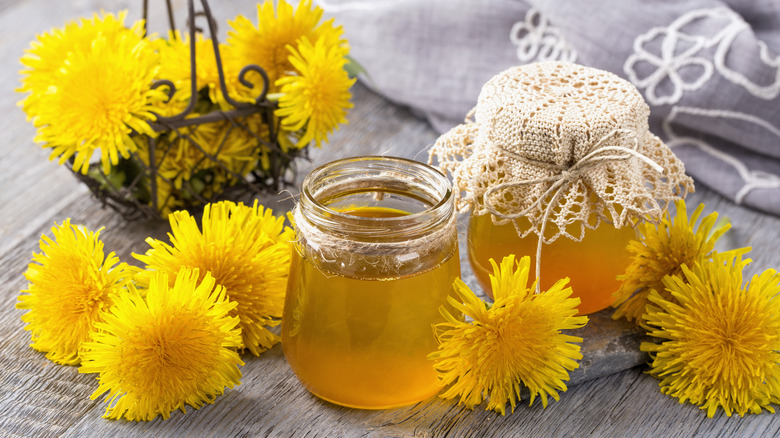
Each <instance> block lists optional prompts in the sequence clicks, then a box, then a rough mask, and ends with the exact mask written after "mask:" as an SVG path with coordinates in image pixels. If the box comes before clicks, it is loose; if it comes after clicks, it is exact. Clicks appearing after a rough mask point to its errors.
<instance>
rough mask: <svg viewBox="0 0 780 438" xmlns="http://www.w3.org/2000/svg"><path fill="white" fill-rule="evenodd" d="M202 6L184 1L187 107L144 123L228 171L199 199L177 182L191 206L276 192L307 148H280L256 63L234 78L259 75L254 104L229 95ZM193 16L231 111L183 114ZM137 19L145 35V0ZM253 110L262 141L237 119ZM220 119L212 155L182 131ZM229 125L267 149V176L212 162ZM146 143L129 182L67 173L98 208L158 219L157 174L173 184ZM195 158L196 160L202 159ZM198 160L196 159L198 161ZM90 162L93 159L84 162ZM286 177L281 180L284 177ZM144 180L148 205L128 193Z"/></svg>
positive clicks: (150, 141)
mask: <svg viewBox="0 0 780 438" xmlns="http://www.w3.org/2000/svg"><path fill="white" fill-rule="evenodd" d="M199 1H200V4H201V7H202V10H201V11H196V10H195V1H194V0H188V2H187V3H188V4H187V7H188V15H187V27H188V33H189V52H190V53H189V54H190V84H191V87H192V88H191V94H190V100H189V102H188V105H187V107H186V108H185V109H184V110H183V111H182V112H181V113H179V114H176V115H174V116H171V117H163V116H157V117H156V119H155V120H154V121H153V122H152V123H150V126H151V128H152V129H153V130H154V131H155V132H158V133H166V132H175V133H176V134H177V136H178V137H180V138H183V139H187V140H188V141H189V142H190V144H191V145H192V146H193V147H195V148H196V149H197V150H199V151H200V152H201V153H202V154H203V159H202V160H205V159H209V160H212V161H213V162H215V163H217V164H218V165H219V166H220V167H221V168H222V169H223V170H224V171H226V172H227V173H228V174H229V175H231V176H232V177H233V178H234V179H235V181H238V182H237V183H236V184H232V185H230V186H229V187H227V188H226V189H225V190H224V191H223V192H221V193H220V194H219V195H215V196H211V197H209V198H205V197H203V196H201V195H200V194H198V193H197V191H196V190H194V189H193V188H192V187H191V186H189V184H188V182H187V181H184V182H183V183H182V190H187V191H188V194H189V195H190V196H191V197H192V198H193V199H194V202H193V205H188V206H185V207H184V208H189V209H192V208H195V207H202V206H203V205H205V204H206V203H208V202H213V201H215V200H217V199H230V198H237V197H242V196H246V195H256V194H258V193H261V192H263V191H265V190H270V189H274V190H279V189H281V188H282V187H283V186H285V185H290V184H292V183H293V181H292V180H291V179H290V178H288V176H289V175H288V174H289V173H290V172H288V171H291V172H292V175H293V176H294V174H295V169H294V160H295V159H296V158H297V157H300V156H303V157H308V148H306V147H304V148H302V149H296V150H292V151H288V152H285V151H283V150H282V148H281V147H280V145H279V143H278V140H276V139H277V136H276V133H277V132H279V121H278V120H277V119H275V118H274V110H275V109H277V105H276V103H275V102H272V101H270V100H268V98H267V92H268V89H269V85H270V84H269V78H268V74H267V73H266V72H265V70H263V68H261V67H260V66H258V65H255V64H249V65H246V66H244V67H243V68H242V69H241V71H240V72H239V74H238V80H239V82H240V83H241V84H242V85H244V86H246V87H248V88H254V87H255V86H256V84H253V83H251V82H250V81H248V80H247V79H246V75H247V74H248V73H249V72H255V73H258V74H259V75H260V77H261V78H262V80H263V83H262V87H263V88H262V91H261V93H260V95H259V96H258V97H257V99H256V100H255V102H251V103H250V102H239V101H236V100H235V99H233V98H232V97H231V96H230V94H229V93H228V90H227V86H226V82H225V73H224V68H223V64H222V58H221V56H220V51H219V40H218V37H217V25H216V22H215V20H214V17H213V15H212V13H211V8H210V7H209V5H208V1H207V0H199ZM165 3H166V7H167V12H168V23H169V26H170V30H171V32H172V33H173V32H174V31H175V30H176V27H175V20H174V14H173V7H172V5H171V1H170V0H166V2H165ZM198 17H205V19H206V23H207V29H208V32H209V34H210V37H211V43H212V48H213V51H214V58H215V60H216V67H217V72H218V76H219V87H220V91H221V92H222V96H223V97H224V99H225V101H226V102H227V103H229V104H230V105H231V106H232V107H233V108H234V109H230V110H213V111H211V112H209V113H206V114H203V115H199V116H197V117H187V116H189V115H190V114H192V112H193V110H194V109H195V106H196V104H197V100H198V95H199V90H198V89H197V81H196V72H197V70H196V67H197V60H196V34H197V33H198V32H200V33H202V32H203V30H202V29H200V28H198V27H197V26H196V23H195V20H196V18H198ZM143 20H144V33H146V26H147V23H148V0H143ZM160 86H166V87H168V98H169V99H170V98H172V97H173V95H174V93H175V92H176V87H175V86H174V84H173V82H172V81H170V80H167V79H162V80H158V81H156V82H155V83H154V84H153V85H152V87H153V88H157V87H160ZM253 114H260V115H261V117H262V121H263V124H264V125H265V126H267V128H268V140H267V139H265V138H262V137H261V136H259V135H258V134H257V133H256V132H253V131H252V130H251V129H250V127H249V126H247V125H246V124H244V123H242V122H241V120H240V119H241V118H242V117H247V116H250V115H253ZM220 121H229V122H230V123H231V127H230V128H229V129H228V132H227V133H226V134H225V137H224V138H223V139H222V142H221V144H220V145H219V146H218V148H217V154H216V155H211V154H209V153H208V152H206V150H204V148H203V147H202V146H201V145H199V144H198V143H197V142H196V141H194V140H193V139H192V137H191V133H188V132H183V130H182V128H188V127H193V126H198V125H203V124H208V123H215V122H220ZM233 129H243V130H246V131H247V132H249V133H250V134H251V135H252V136H253V137H254V138H255V140H256V141H257V146H256V148H255V151H257V152H259V151H260V150H261V149H262V148H263V147H265V148H267V150H268V151H269V152H270V154H269V157H270V158H271V166H270V169H269V171H268V174H265V175H263V174H261V173H260V172H258V170H257V169H253V170H252V171H251V172H250V173H249V175H247V177H245V176H243V175H240V174H238V173H235V172H233V171H232V170H230V169H228V168H227V167H226V166H225V165H224V164H223V163H221V162H220V161H218V160H217V155H218V154H219V151H221V150H222V146H223V145H224V142H225V140H226V139H227V136H228V135H229V134H230V132H232V130H233ZM144 138H145V140H146V141H147V145H148V148H149V163H148V166H144V169H143V171H142V172H139V173H138V175H136V176H135V178H133V180H132V181H129V182H128V183H127V184H123V185H122V186H117V185H116V184H115V183H114V182H112V181H110V180H109V178H108V177H107V176H106V175H105V174H103V172H102V171H101V172H97V175H98V177H97V178H95V177H94V175H92V174H87V175H85V174H82V173H80V172H78V171H73V172H74V174H75V175H76V176H77V177H78V178H79V179H80V180H81V181H82V182H83V183H84V184H86V185H87V187H89V189H90V190H91V191H92V193H93V194H94V195H95V196H96V197H97V198H98V199H99V200H100V201H101V203H102V204H103V206H104V207H105V206H108V207H110V208H112V209H114V210H115V211H117V212H119V213H120V214H122V216H124V217H125V219H127V220H139V219H162V217H161V206H160V205H159V202H158V196H157V194H158V189H159V188H158V178H160V179H162V180H163V181H166V182H167V183H169V184H171V185H173V181H171V180H169V179H167V178H165V177H164V176H162V175H161V174H160V172H159V169H160V163H161V162H162V160H164V159H165V157H166V156H167V153H168V152H169V150H170V148H168V150H166V151H164V152H163V158H162V160H160V162H159V163H158V162H157V158H156V153H157V152H158V151H157V148H158V141H157V139H156V138H151V137H144ZM131 155H132V158H133V159H135V160H136V161H137V162H138V163H140V164H142V163H143V161H142V160H141V158H140V156H139V155H138V153H137V152H132V153H131ZM202 160H201V161H202ZM199 163H200V162H199ZM90 166H95V163H92V164H90ZM286 178H287V179H286ZM145 179H147V180H148V181H149V192H150V193H149V197H150V203H149V204H146V203H144V202H142V201H141V200H139V199H138V198H137V197H136V196H134V193H135V192H136V191H137V190H139V189H140V187H141V185H142V182H143V181H144V180H145Z"/></svg>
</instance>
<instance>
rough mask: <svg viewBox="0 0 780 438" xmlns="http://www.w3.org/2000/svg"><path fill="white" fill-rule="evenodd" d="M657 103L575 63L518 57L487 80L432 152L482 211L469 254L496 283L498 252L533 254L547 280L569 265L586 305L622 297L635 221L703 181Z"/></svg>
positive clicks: (469, 205) (460, 197)
mask: <svg viewBox="0 0 780 438" xmlns="http://www.w3.org/2000/svg"><path fill="white" fill-rule="evenodd" d="M649 114H650V109H649V107H648V106H647V104H646V103H645V101H644V99H643V98H642V95H641V93H639V91H638V90H637V89H636V87H634V86H633V85H632V84H631V83H630V82H628V81H626V80H624V79H622V78H620V77H618V76H617V75H615V74H612V73H609V72H606V71H603V70H598V69H595V68H590V67H585V66H581V65H577V64H573V63H567V62H559V61H550V62H539V63H531V64H527V65H523V66H518V67H513V68H510V69H507V70H505V71H503V72H501V73H499V74H497V75H496V76H494V77H493V78H491V79H490V80H489V81H488V82H487V83H485V85H484V86H483V87H482V91H481V92H480V95H479V98H478V99H477V104H476V106H475V107H474V109H473V111H472V112H471V113H470V114H469V115H468V116H467V120H466V122H465V123H464V124H461V125H458V126H456V127H454V128H452V129H451V130H450V131H449V132H447V133H445V134H444V135H442V136H441V137H439V139H438V140H437V141H436V144H435V145H434V146H433V148H431V153H430V159H431V161H432V162H433V161H434V159H435V160H436V161H438V163H439V166H440V168H441V169H442V170H443V171H445V172H448V173H450V174H451V175H452V178H453V185H454V187H455V189H454V191H455V193H456V197H457V200H456V203H457V204H458V207H459V208H460V209H461V210H462V211H464V212H465V211H469V212H470V214H471V217H470V226H469V237H468V242H469V243H468V246H469V258H470V260H471V263H472V267H473V268H474V271H475V274H476V276H477V278H478V279H479V281H480V283H481V284H482V286H483V288H484V289H485V292H486V293H488V294H490V293H491V290H490V282H489V279H488V275H489V273H490V272H492V269H490V264H489V259H491V258H493V259H495V261H496V262H500V261H501V259H502V258H503V257H504V256H506V255H508V254H515V255H516V256H517V257H521V256H526V255H528V256H531V257H532V258H533V264H534V265H535V269H534V271H535V272H538V275H535V276H532V277H531V278H532V279H535V278H539V279H540V285H539V286H540V287H539V288H538V289H537V292H541V291H543V290H546V289H547V288H548V287H549V286H550V285H552V284H554V283H555V282H556V281H558V280H560V279H563V278H566V277H568V278H569V279H570V285H571V287H572V291H573V293H572V296H574V297H579V298H580V300H581V304H580V306H579V312H580V313H583V314H586V313H592V312H595V311H597V310H600V309H603V308H605V307H608V306H609V305H610V304H611V303H612V294H613V292H615V291H616V290H617V289H618V287H619V283H618V281H617V280H616V277H617V276H618V275H619V274H621V273H623V272H624V270H625V268H626V267H627V266H628V264H629V263H630V260H629V257H628V252H627V251H626V245H627V244H628V242H629V240H631V239H632V238H634V237H635V235H634V227H635V226H636V225H637V224H639V223H641V222H643V221H658V220H659V219H660V217H661V216H662V213H663V211H664V209H665V208H666V207H667V205H668V204H669V202H671V201H674V200H676V199H678V198H680V197H683V196H685V195H686V194H687V193H688V192H690V191H692V190H693V181H692V180H691V179H690V178H689V177H688V176H686V175H685V169H684V166H683V164H682V162H681V161H680V160H679V159H678V158H677V157H676V156H675V155H674V153H673V152H672V151H671V150H670V149H669V147H668V146H666V145H665V144H664V143H663V141H661V139H659V138H658V137H657V136H655V135H654V134H653V133H652V132H651V131H650V129H649V124H648V116H649Z"/></svg>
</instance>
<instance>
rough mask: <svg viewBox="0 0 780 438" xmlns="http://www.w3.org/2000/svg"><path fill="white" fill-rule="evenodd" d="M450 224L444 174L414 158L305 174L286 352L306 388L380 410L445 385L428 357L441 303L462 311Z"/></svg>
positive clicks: (285, 323)
mask: <svg viewBox="0 0 780 438" xmlns="http://www.w3.org/2000/svg"><path fill="white" fill-rule="evenodd" d="M455 217H456V215H455V209H454V202H453V195H452V191H451V185H450V183H449V181H448V179H447V178H446V177H445V176H444V175H442V174H441V173H439V172H438V171H437V170H435V169H433V168H432V167H430V166H427V165H424V164H422V163H418V162H415V161H411V160H407V159H402V158H388V157H358V158H349V159H343V160H339V161H335V162H332V163H329V164H326V165H324V166H322V167H319V168H317V169H315V170H314V171H312V172H311V173H310V174H309V175H308V176H307V177H306V178H305V179H304V182H303V186H302V190H301V199H300V202H299V204H298V206H297V207H296V209H295V211H294V221H295V228H296V234H297V241H296V245H295V250H294V251H293V254H292V263H291V267H290V275H289V280H288V287H287V296H286V300H285V307H284V315H283V319H282V347H283V350H284V354H285V357H286V359H287V362H288V363H289V364H290V367H291V368H292V370H293V371H294V372H295V374H296V375H297V376H298V379H299V380H300V381H301V382H302V383H303V385H304V386H305V387H306V388H307V389H308V390H309V391H311V392H312V393H313V394H315V395H317V396H318V397H320V398H322V399H325V400H327V401H330V402H333V403H337V404H340V405H344V406H349V407H354V408H367V409H384V408H391V407H397V406H404V405H408V404H413V403H416V402H419V401H421V400H424V399H426V398H429V397H431V396H433V395H435V394H436V393H437V392H438V391H439V390H440V387H439V384H438V382H437V376H436V373H435V371H434V368H433V364H432V362H431V361H430V360H428V359H427V355H428V354H429V353H431V352H433V351H435V350H436V348H437V341H436V339H435V337H434V332H433V330H432V328H431V325H432V324H437V323H440V322H444V318H443V317H442V316H441V312H440V307H441V306H444V307H445V308H447V309H448V311H449V312H451V313H453V314H457V311H456V310H455V309H454V308H452V306H451V305H450V304H449V303H448V302H447V298H448V297H449V296H454V293H453V287H452V283H453V281H454V280H455V279H456V278H457V277H459V276H460V261H459V256H458V240H457V231H456V223H455Z"/></svg>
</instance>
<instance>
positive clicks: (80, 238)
mask: <svg viewBox="0 0 780 438" xmlns="http://www.w3.org/2000/svg"><path fill="white" fill-rule="evenodd" d="M51 230H52V234H53V235H54V239H51V238H49V237H47V236H42V237H41V240H40V243H39V245H40V249H41V251H42V252H41V253H36V254H34V255H33V260H32V262H31V263H30V265H29V266H28V268H27V272H25V274H24V275H25V277H26V278H27V280H28V281H29V285H28V288H27V289H26V290H23V291H21V292H22V293H26V295H20V296H19V302H18V303H17V304H16V308H17V309H23V310H27V311H28V312H27V313H25V314H24V315H23V316H22V321H24V322H25V323H27V325H26V326H25V330H29V331H30V332H31V334H32V344H31V347H32V348H34V349H36V350H38V351H41V352H44V353H46V357H47V358H48V359H50V360H52V361H53V362H56V363H58V364H64V365H75V364H78V363H79V350H80V347H81V345H82V343H83V342H85V341H86V340H87V339H88V337H89V332H90V330H92V328H93V326H94V324H95V323H96V322H98V321H100V315H101V311H102V310H105V309H107V308H108V307H110V306H111V305H112V303H113V302H114V300H115V299H117V297H118V296H120V295H121V294H122V292H123V291H124V287H125V285H126V284H127V283H128V282H129V279H130V277H131V274H130V271H129V269H128V267H127V265H125V264H124V263H122V264H119V265H117V264H118V263H119V260H118V259H117V257H116V256H115V255H114V253H113V252H112V253H110V254H108V255H107V256H106V255H105V254H104V253H103V242H101V241H100V236H99V235H100V230H98V231H96V232H91V231H89V230H87V229H85V228H83V227H77V226H74V225H71V223H70V219H66V220H65V222H64V223H63V224H62V225H59V226H58V225H56V224H55V226H54V227H52V229H51Z"/></svg>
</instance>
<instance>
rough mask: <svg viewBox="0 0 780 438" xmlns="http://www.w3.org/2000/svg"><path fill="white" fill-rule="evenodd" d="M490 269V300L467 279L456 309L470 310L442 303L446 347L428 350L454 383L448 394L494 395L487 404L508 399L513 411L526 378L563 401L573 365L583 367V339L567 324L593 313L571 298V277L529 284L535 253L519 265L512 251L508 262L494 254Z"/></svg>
mask: <svg viewBox="0 0 780 438" xmlns="http://www.w3.org/2000/svg"><path fill="white" fill-rule="evenodd" d="M490 263H491V264H492V265H493V272H494V275H491V276H490V282H491V285H492V287H493V295H494V297H495V301H494V303H493V305H492V306H490V307H488V306H487V305H486V304H485V302H484V301H482V300H481V299H479V297H477V296H476V295H475V294H474V292H472V291H471V290H470V289H469V288H468V286H466V284H465V283H463V282H462V281H461V280H460V279H458V280H456V281H455V285H454V286H455V291H456V292H457V294H458V296H459V297H460V299H461V300H462V303H461V301H459V300H456V299H454V298H450V299H449V302H450V304H451V305H452V306H454V307H455V308H456V309H458V310H460V311H461V312H463V313H464V314H465V315H467V316H468V317H470V318H471V319H472V320H473V321H472V322H463V321H460V320H458V318H456V317H455V316H453V315H452V314H450V313H449V312H447V311H446V310H444V309H442V314H443V315H444V317H445V318H446V319H447V322H446V323H441V324H438V325H437V326H436V329H437V335H438V339H439V348H438V350H437V351H435V352H433V353H431V354H430V355H429V356H428V357H429V359H431V360H434V361H435V364H434V366H435V368H436V370H437V372H438V375H439V381H440V383H441V384H442V386H445V385H450V387H449V388H448V389H447V390H446V391H445V392H444V394H442V395H441V397H443V398H447V399H451V398H455V397H459V402H460V403H462V404H464V405H466V406H467V407H468V408H469V409H473V408H474V406H476V405H478V404H480V403H481V402H482V399H483V398H484V397H489V398H490V401H489V403H488V406H487V409H493V410H495V411H496V412H500V413H501V414H502V415H504V414H505V408H506V404H507V402H509V403H510V404H511V406H512V412H514V409H515V406H516V404H517V402H518V401H519V400H520V391H521V384H522V385H523V386H525V387H527V388H528V389H529V390H530V393H531V400H530V404H533V402H534V400H535V398H536V396H539V397H540V398H541V400H542V405H543V406H544V407H547V396H548V395H549V396H551V397H552V398H554V399H555V400H558V397H559V396H558V391H566V389H567V388H566V384H565V383H564V381H566V380H568V379H569V373H568V371H571V370H574V369H576V368H577V367H578V366H579V364H578V363H577V360H579V359H581V358H582V354H581V353H580V346H579V345H577V344H576V342H582V338H580V337H576V336H571V335H567V334H564V333H562V332H561V331H562V330H567V329H576V328H580V327H583V326H584V325H585V324H586V323H587V321H588V318H587V316H577V305H578V304H579V299H577V298H569V296H570V295H571V288H570V287H566V283H567V282H568V279H564V280H560V281H558V282H557V283H555V284H554V285H553V286H552V287H551V288H550V289H549V290H548V291H546V292H543V293H540V294H535V293H534V292H533V291H534V290H535V289H536V285H535V283H534V284H533V285H532V286H530V287H529V286H528V273H529V268H530V258H529V257H523V258H522V259H520V262H519V263H517V266H515V258H514V256H513V255H510V256H508V257H505V258H504V259H503V260H502V262H501V266H500V267H499V266H497V265H496V263H495V262H494V261H493V260H490Z"/></svg>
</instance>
